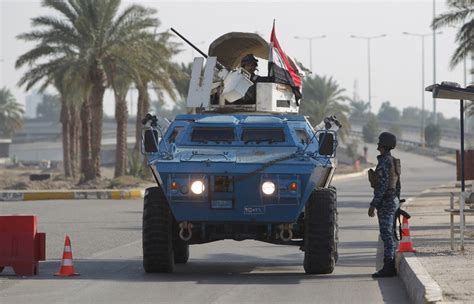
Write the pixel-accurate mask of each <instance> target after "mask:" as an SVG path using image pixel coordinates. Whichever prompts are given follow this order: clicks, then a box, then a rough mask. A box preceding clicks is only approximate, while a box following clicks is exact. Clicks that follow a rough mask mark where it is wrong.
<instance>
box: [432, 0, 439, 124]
mask: <svg viewBox="0 0 474 304" xmlns="http://www.w3.org/2000/svg"><path fill="white" fill-rule="evenodd" d="M435 18H436V0H433V20H434V19H435ZM433 83H434V84H436V31H435V29H434V28H433ZM433 123H434V124H435V125H437V124H438V115H437V114H436V98H433Z"/></svg>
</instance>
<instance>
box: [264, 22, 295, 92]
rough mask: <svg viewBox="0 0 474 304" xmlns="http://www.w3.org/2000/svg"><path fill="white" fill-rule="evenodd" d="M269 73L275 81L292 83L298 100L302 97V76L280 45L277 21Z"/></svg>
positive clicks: (269, 61) (273, 31)
mask: <svg viewBox="0 0 474 304" xmlns="http://www.w3.org/2000/svg"><path fill="white" fill-rule="evenodd" d="M268 75H269V76H271V77H274V78H275V82H278V83H283V84H288V85H290V86H291V88H292V89H293V92H294V94H295V97H296V100H299V99H300V98H301V77H300V75H299V71H298V68H297V67H296V66H295V65H294V64H293V62H292V61H291V60H290V59H289V58H288V56H286V54H285V52H283V50H282V49H281V47H280V43H279V42H278V39H277V37H276V34H275V21H273V29H272V35H271V36H270V54H269V56H268Z"/></svg>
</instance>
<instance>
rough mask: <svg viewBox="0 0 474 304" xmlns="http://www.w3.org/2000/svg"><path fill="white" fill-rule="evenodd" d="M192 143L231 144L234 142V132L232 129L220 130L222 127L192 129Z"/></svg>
mask: <svg viewBox="0 0 474 304" xmlns="http://www.w3.org/2000/svg"><path fill="white" fill-rule="evenodd" d="M191 141H192V142H201V143H207V142H210V141H211V142H216V143H220V142H227V143H230V142H233V141H235V130H234V128H222V127H212V128H211V127H198V128H194V129H193V131H192V133H191Z"/></svg>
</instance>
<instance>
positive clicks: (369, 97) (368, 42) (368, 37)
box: [351, 34, 387, 112]
mask: <svg viewBox="0 0 474 304" xmlns="http://www.w3.org/2000/svg"><path fill="white" fill-rule="evenodd" d="M385 36H387V35H385V34H382V35H377V36H356V35H351V38H355V39H365V40H366V41H367V70H368V77H367V78H368V88H369V93H368V95H369V96H368V100H369V112H372V80H371V75H370V74H371V72H370V41H371V40H372V39H377V38H382V37H385Z"/></svg>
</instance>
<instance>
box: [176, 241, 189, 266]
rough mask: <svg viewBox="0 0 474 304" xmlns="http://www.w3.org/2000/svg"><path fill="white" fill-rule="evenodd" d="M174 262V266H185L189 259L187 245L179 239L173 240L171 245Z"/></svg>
mask: <svg viewBox="0 0 474 304" xmlns="http://www.w3.org/2000/svg"><path fill="white" fill-rule="evenodd" d="M173 251H174V262H175V263H176V264H185V263H187V262H188V259H189V244H188V243H186V242H185V241H183V240H182V239H180V238H179V236H178V237H177V238H176V239H175V240H174V244H173Z"/></svg>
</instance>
